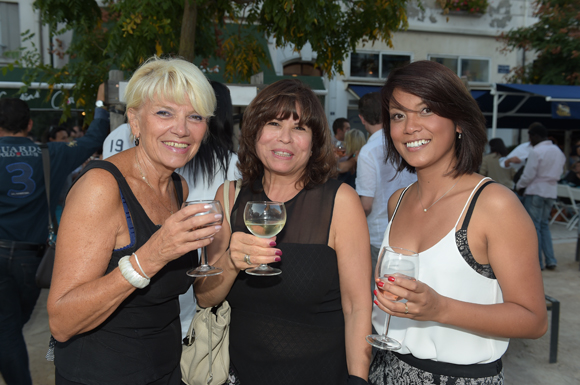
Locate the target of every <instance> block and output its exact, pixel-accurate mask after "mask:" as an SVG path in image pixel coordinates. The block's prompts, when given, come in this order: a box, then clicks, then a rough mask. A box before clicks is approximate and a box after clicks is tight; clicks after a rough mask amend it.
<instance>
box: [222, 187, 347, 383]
mask: <svg viewBox="0 0 580 385" xmlns="http://www.w3.org/2000/svg"><path fill="white" fill-rule="evenodd" d="M340 184H341V182H339V181H337V180H329V181H328V182H326V183H325V184H324V185H321V186H317V187H315V188H313V189H311V190H302V191H301V192H300V193H298V195H296V196H295V197H294V198H292V199H291V200H290V201H288V202H285V206H286V212H287V220H286V225H285V226H284V229H283V230H282V231H281V232H280V233H279V234H278V237H277V240H276V242H277V246H276V247H277V248H279V249H281V250H282V253H283V255H282V261H281V262H278V263H273V264H271V265H272V266H273V267H277V268H280V269H281V270H282V274H280V275H278V276H274V277H255V276H251V275H248V274H246V273H244V272H240V274H239V275H238V277H237V278H236V280H235V282H234V284H233V286H232V288H231V290H230V293H229V294H228V296H227V300H228V302H229V303H230V305H231V307H232V318H231V324H230V358H231V364H232V366H233V368H234V370H235V371H236V372H237V374H238V377H239V379H240V382H241V383H242V384H243V385H262V384H263V385H272V384H276V385H285V384H288V385H290V384H291V385H295V384H301V385H308V384H312V385H315V384H316V385H324V384H328V385H338V384H346V380H347V377H348V371H347V367H346V352H345V341H344V315H343V312H342V305H341V296H340V284H339V276H338V264H337V259H336V252H335V251H334V249H332V248H330V247H329V246H328V237H329V231H330V224H331V221H332V213H333V209H334V200H335V196H336V192H337V190H338V188H339V187H340ZM262 190H263V187H262V184H261V181H257V182H256V183H255V184H254V191H262ZM251 200H270V199H269V198H268V197H267V196H266V194H265V193H264V192H260V193H254V192H252V189H251V188H249V186H246V187H243V188H242V189H241V191H240V194H239V196H238V198H237V200H236V202H235V204H234V207H233V209H232V215H231V218H232V229H233V231H234V232H235V231H241V232H245V233H249V231H248V230H247V228H246V226H245V225H244V219H243V211H244V207H245V205H246V202H248V201H251Z"/></svg>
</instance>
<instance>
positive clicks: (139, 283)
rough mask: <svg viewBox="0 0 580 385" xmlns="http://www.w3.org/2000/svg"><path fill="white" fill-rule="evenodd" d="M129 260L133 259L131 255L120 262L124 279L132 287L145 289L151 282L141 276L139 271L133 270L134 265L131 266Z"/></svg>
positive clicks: (120, 269)
mask: <svg viewBox="0 0 580 385" xmlns="http://www.w3.org/2000/svg"><path fill="white" fill-rule="evenodd" d="M129 258H131V256H130V255H125V256H124V257H123V258H121V259H120V260H119V271H121V274H122V275H123V277H125V279H126V280H127V281H128V282H129V283H130V284H131V285H133V286H135V287H136V288H137V289H143V288H144V287H146V286H147V285H149V282H151V280H150V279H148V278H144V277H142V276H141V274H139V273H137V271H136V270H135V269H134V268H133V265H131V261H130V260H129Z"/></svg>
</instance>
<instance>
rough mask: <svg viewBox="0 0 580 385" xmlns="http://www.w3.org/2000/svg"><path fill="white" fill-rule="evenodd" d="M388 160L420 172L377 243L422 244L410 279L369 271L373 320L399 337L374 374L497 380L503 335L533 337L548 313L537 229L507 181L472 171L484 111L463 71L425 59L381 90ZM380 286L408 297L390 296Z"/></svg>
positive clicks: (376, 377)
mask: <svg viewBox="0 0 580 385" xmlns="http://www.w3.org/2000/svg"><path fill="white" fill-rule="evenodd" d="M382 106H383V122H384V129H385V134H386V137H387V138H388V140H387V144H386V145H387V153H388V154H389V155H388V157H389V160H390V161H392V162H394V164H395V165H396V166H397V167H398V169H399V171H402V170H405V169H406V170H409V171H412V172H416V173H417V182H416V183H414V184H412V185H410V186H409V187H407V188H406V189H404V190H399V191H397V192H395V194H393V196H392V197H391V199H390V201H389V218H390V221H389V226H388V228H387V231H386V233H385V238H384V240H383V246H387V245H389V246H394V247H401V248H405V249H408V250H414V251H416V252H418V253H419V256H420V257H419V258H420V264H419V276H418V279H417V280H416V281H415V280H408V279H403V278H395V277H390V278H389V281H390V282H388V283H386V284H383V283H381V282H380V281H379V280H377V284H378V285H379V286H380V287H377V290H376V291H375V296H376V298H375V308H374V311H373V324H374V326H375V328H376V329H377V331H378V332H379V333H381V332H383V319H384V317H385V312H387V313H389V314H391V315H392V316H393V317H392V319H391V323H390V328H389V331H388V335H389V336H390V337H393V338H395V339H397V340H398V341H400V342H401V343H402V348H401V349H400V350H399V351H397V352H391V351H386V350H381V351H379V352H378V353H377V354H376V356H375V358H374V361H373V363H372V365H371V372H370V376H369V382H370V383H371V384H377V385H378V384H438V383H442V384H443V383H445V384H456V383H457V384H503V371H502V365H501V356H502V355H503V353H504V352H505V351H506V349H507V346H508V342H509V338H538V337H540V336H542V335H543V334H544V333H545V332H546V328H547V316H546V307H545V300H544V291H543V285H542V277H541V273H540V268H539V264H538V260H537V254H538V249H537V241H536V235H535V229H534V225H533V223H532V221H531V220H530V217H529V215H528V214H527V213H526V211H525V210H524V208H523V206H522V205H521V203H520V201H519V200H518V198H517V197H516V196H515V195H514V193H513V192H512V191H510V190H509V189H507V188H506V187H504V186H502V185H501V184H499V183H490V180H489V179H488V178H484V177H482V176H481V175H478V174H476V173H475V171H476V170H477V169H478V167H479V165H480V163H481V159H482V153H483V148H484V145H485V143H486V129H485V119H484V117H483V115H482V113H481V111H480V109H479V107H478V106H477V103H476V102H475V100H474V99H473V98H472V97H471V95H470V93H469V91H467V89H466V88H465V87H464V85H463V84H462V82H461V80H460V79H459V78H458V77H457V76H456V75H455V74H454V73H453V72H452V71H451V70H449V69H448V68H446V67H444V66H443V65H440V64H438V63H435V62H431V61H419V62H414V63H412V64H410V65H408V66H406V67H403V68H401V69H398V70H396V71H393V72H391V74H390V76H389V78H388V80H387V83H386V84H385V87H383V90H382ZM386 292H390V293H392V294H395V295H396V296H399V297H402V298H405V299H407V302H406V303H405V302H391V301H389V299H388V298H389V297H387V296H386Z"/></svg>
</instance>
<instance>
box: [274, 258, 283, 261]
mask: <svg viewBox="0 0 580 385" xmlns="http://www.w3.org/2000/svg"><path fill="white" fill-rule="evenodd" d="M281 260H282V258H280V257H276V258H274V261H276V262H280V261H281Z"/></svg>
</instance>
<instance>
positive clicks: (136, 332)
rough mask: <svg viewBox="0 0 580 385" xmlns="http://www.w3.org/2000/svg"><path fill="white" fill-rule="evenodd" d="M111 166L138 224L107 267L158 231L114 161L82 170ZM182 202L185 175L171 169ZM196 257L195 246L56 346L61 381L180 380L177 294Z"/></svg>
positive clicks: (187, 280)
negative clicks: (105, 314) (91, 324)
mask: <svg viewBox="0 0 580 385" xmlns="http://www.w3.org/2000/svg"><path fill="white" fill-rule="evenodd" d="M93 168H102V169H105V170H107V171H109V172H110V173H111V174H113V176H114V177H115V179H116V180H117V183H118V184H119V189H120V193H121V197H122V199H123V205H124V207H125V213H126V216H127V224H128V225H129V229H130V230H131V229H132V228H134V234H131V244H130V245H128V246H126V247H124V248H121V249H117V250H113V251H112V256H111V260H110V262H109V266H108V267H107V271H106V273H107V274H108V273H110V272H111V271H113V270H114V269H115V268H117V266H118V263H119V260H120V259H121V258H122V257H124V256H125V255H131V253H133V252H135V251H136V250H137V249H139V248H140V247H141V246H142V245H144V244H145V243H146V242H147V240H149V238H150V237H151V235H153V233H155V232H156V231H157V230H158V229H159V226H158V225H156V224H154V223H153V222H152V221H151V220H150V219H149V217H148V216H147V214H146V213H145V211H144V210H143V208H142V207H141V205H140V204H139V202H138V201H137V199H136V198H135V195H133V192H132V191H131V188H130V187H129V185H128V184H127V181H126V180H125V178H124V177H123V175H122V174H121V172H120V171H119V170H118V169H117V167H116V166H115V165H113V164H112V163H110V162H106V161H94V162H91V163H89V165H88V166H87V167H86V168H85V170H83V174H81V176H80V177H79V179H80V178H81V177H82V175H84V173H86V172H87V171H88V170H91V169H93ZM172 179H173V183H174V187H175V190H176V191H177V197H178V203H179V205H181V203H182V202H183V191H182V189H181V179H180V178H179V176H178V175H177V174H176V173H173V175H172ZM197 263H198V258H197V251H192V252H190V253H188V254H185V255H184V256H182V257H181V258H179V259H176V260H174V261H172V262H170V263H168V264H167V265H166V266H165V267H164V268H163V269H161V270H160V271H159V272H158V273H157V274H155V276H154V277H152V278H151V283H150V284H149V286H147V287H145V288H144V289H137V290H135V291H134V292H133V293H132V294H131V295H130V296H129V297H127V298H126V299H125V301H123V303H122V304H121V305H120V306H119V307H118V308H117V310H116V311H115V312H114V313H113V314H111V316H110V317H109V318H108V319H107V320H106V321H105V322H103V323H102V324H101V325H99V326H98V327H97V328H95V329H94V330H91V331H89V332H87V333H83V334H80V335H77V336H75V337H73V338H71V339H70V340H68V341H67V342H64V343H60V342H58V343H57V344H56V346H55V366H56V370H57V375H56V377H57V381H56V383H57V384H73V383H80V384H87V385H93V384H95V385H96V384H124V385H129V384H135V385H138V384H150V383H155V384H167V385H173V384H177V385H179V384H180V383H181V373H180V368H179V360H180V358H181V350H182V347H181V323H180V321H179V301H178V299H177V297H178V295H180V294H183V293H185V292H186V291H187V290H188V288H189V287H190V286H191V285H192V284H193V281H194V278H190V277H188V276H187V275H186V274H185V273H186V271H187V270H189V269H191V268H192V266H196V265H197Z"/></svg>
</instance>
